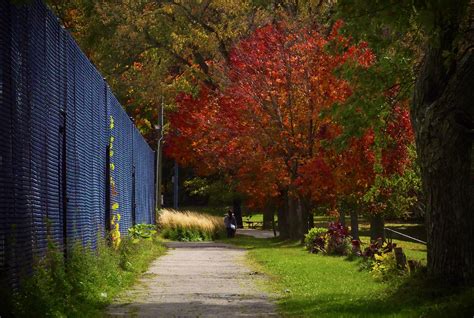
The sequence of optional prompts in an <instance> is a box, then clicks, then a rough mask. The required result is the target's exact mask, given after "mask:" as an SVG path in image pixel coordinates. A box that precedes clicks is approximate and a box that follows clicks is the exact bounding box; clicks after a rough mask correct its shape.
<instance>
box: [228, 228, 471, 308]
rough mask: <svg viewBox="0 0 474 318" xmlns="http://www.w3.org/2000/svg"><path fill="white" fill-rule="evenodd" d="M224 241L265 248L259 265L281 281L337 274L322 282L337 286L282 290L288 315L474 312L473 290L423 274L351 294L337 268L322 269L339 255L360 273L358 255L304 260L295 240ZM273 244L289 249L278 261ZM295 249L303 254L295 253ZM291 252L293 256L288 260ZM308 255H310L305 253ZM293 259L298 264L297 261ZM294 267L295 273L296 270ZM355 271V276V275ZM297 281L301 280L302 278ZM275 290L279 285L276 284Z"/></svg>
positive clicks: (344, 268)
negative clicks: (320, 272) (436, 281)
mask: <svg viewBox="0 0 474 318" xmlns="http://www.w3.org/2000/svg"><path fill="white" fill-rule="evenodd" d="M227 242H228V243H231V244H235V245H237V246H240V247H244V248H247V249H250V250H253V249H255V250H259V249H260V250H262V251H263V250H267V252H265V253H267V254H265V255H267V256H268V257H269V260H267V259H264V260H260V261H259V262H260V263H261V265H263V266H267V265H266V264H270V266H271V267H273V268H274V269H275V268H279V270H277V272H276V273H283V275H286V276H285V277H283V279H284V280H285V279H286V280H287V279H290V278H291V277H292V275H293V276H294V275H296V276H294V277H295V279H299V278H300V277H301V275H305V273H308V270H309V271H318V270H323V271H325V272H327V273H328V274H327V275H336V276H335V277H334V278H330V277H326V278H327V279H326V280H325V284H328V283H329V284H336V285H334V287H331V288H327V287H328V285H323V286H321V288H320V287H318V284H320V283H321V282H318V281H314V283H313V284H312V285H313V288H312V289H308V290H305V289H304V288H303V289H299V291H298V292H295V293H294V294H293V293H289V294H283V295H282V296H283V297H282V298H281V300H280V306H281V307H280V308H281V309H282V310H283V311H284V313H285V314H287V316H290V317H293V316H297V317H301V316H304V317H473V315H474V288H470V289H455V288H447V287H440V286H438V285H436V284H434V283H433V282H429V281H427V280H426V279H425V278H424V276H423V274H422V273H419V274H418V275H413V276H411V277H405V278H402V277H400V278H394V279H393V280H390V281H387V282H384V283H382V282H380V283H376V284H380V285H379V286H380V288H375V289H374V292H370V291H368V292H367V293H365V292H362V293H360V292H361V290H363V289H364V287H363V286H362V289H361V286H354V287H359V288H354V292H353V293H351V292H350V291H351V286H350V285H349V284H350V283H349V282H347V284H348V285H347V286H345V285H344V283H345V282H346V281H345V280H344V279H340V278H338V277H337V275H338V274H337V270H336V271H328V269H327V268H323V267H322V266H327V264H330V265H329V266H336V267H337V266H338V265H337V264H338V262H327V261H324V262H323V263H321V260H323V259H324V260H328V259H329V258H331V259H334V258H340V261H341V262H344V260H346V261H350V262H354V263H355V264H354V265H355V268H357V267H358V268H359V271H361V272H363V271H365V269H364V268H363V265H364V261H363V259H362V258H360V257H353V258H350V257H346V258H345V257H337V256H333V257H331V256H324V257H323V258H316V257H315V258H314V263H313V262H311V261H309V262H308V261H303V259H302V258H301V257H304V259H306V260H308V259H307V258H306V256H304V255H305V253H304V252H303V251H302V250H303V247H302V246H301V244H300V242H299V241H291V240H281V239H278V238H272V239H257V238H251V237H239V236H237V237H236V238H234V239H229V240H227ZM273 248H276V249H279V251H278V252H277V253H278V254H280V255H281V253H282V252H283V251H282V250H281V249H282V248H284V249H288V250H293V251H294V252H292V253H285V252H283V253H284V255H285V256H284V257H286V258H285V259H280V260H279V259H278V258H272V257H271V254H268V250H269V249H273ZM297 250H300V251H301V252H303V253H300V252H297ZM295 252H296V253H295ZM293 256H294V257H295V260H293V261H291V260H292V257H293ZM308 256H310V255H309V254H308ZM298 258H299V259H300V260H301V262H299V261H298ZM278 262H279V263H278ZM318 262H319V263H318ZM302 264H306V265H302ZM325 264H326V265H325ZM285 266H290V267H291V269H289V270H281V269H282V268H284V267H285ZM294 266H296V267H294ZM298 268H299V269H298ZM347 269H348V268H347V267H346V266H341V268H340V270H347ZM295 270H297V271H298V273H295ZM333 273H334V274H333ZM355 273H356V272H354V275H357V274H355ZM361 274H363V273H361ZM277 275H280V274H277ZM310 276H311V275H310ZM341 276H343V277H344V275H343V273H341ZM366 276H367V279H369V280H371V279H372V278H371V277H370V276H369V275H366ZM291 279H292V278H291ZM359 283H360V284H364V282H363V281H359ZM374 283H375V282H374V281H367V285H368V286H367V288H369V290H370V289H373V288H374V286H373V284H374ZM302 284H304V280H303V281H302ZM283 285H284V284H283ZM277 288H283V287H282V286H278V285H277ZM296 289H298V287H297V288H296ZM339 290H340V291H341V292H339ZM375 290H378V291H375ZM357 291H359V292H357Z"/></svg>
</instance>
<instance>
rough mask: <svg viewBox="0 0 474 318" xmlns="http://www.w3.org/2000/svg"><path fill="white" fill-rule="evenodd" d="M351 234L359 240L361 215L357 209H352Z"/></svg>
mask: <svg viewBox="0 0 474 318" xmlns="http://www.w3.org/2000/svg"><path fill="white" fill-rule="evenodd" d="M351 235H352V239H354V240H359V215H358V213H357V211H356V210H354V209H352V210H351Z"/></svg>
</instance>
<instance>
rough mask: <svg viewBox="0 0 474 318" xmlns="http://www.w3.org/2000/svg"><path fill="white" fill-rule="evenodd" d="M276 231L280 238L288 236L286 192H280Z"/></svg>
mask: <svg viewBox="0 0 474 318" xmlns="http://www.w3.org/2000/svg"><path fill="white" fill-rule="evenodd" d="M278 232H279V233H280V235H279V236H280V238H282V239H287V238H289V237H290V226H289V224H288V192H284V193H282V200H281V201H280V204H279V206H278Z"/></svg>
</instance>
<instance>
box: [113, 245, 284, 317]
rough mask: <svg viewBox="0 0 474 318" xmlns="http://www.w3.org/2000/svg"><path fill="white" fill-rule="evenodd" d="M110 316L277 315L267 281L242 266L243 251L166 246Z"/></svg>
mask: <svg viewBox="0 0 474 318" xmlns="http://www.w3.org/2000/svg"><path fill="white" fill-rule="evenodd" d="M167 245H168V247H169V248H170V249H169V250H168V253H167V254H166V255H164V256H162V257H160V258H158V259H157V260H156V261H154V262H153V263H152V265H151V266H150V268H149V270H148V272H147V273H145V274H144V275H143V277H142V278H141V279H140V280H139V281H138V283H137V284H136V285H135V286H134V288H133V289H132V290H130V291H128V292H127V293H126V294H124V295H122V296H121V298H120V299H117V300H116V302H115V303H114V304H113V305H111V306H110V307H109V308H108V316H109V317H277V314H276V307H275V305H274V304H273V303H272V301H271V299H270V298H269V295H268V294H266V293H264V292H262V291H261V290H260V289H259V288H258V285H259V281H263V280H265V279H266V278H265V277H264V276H263V275H261V274H259V273H256V272H254V271H252V270H251V269H250V268H248V267H247V266H246V265H245V253H246V251H245V250H243V249H239V248H236V247H233V246H231V245H227V244H222V243H214V242H197V243H185V242H170V243H167Z"/></svg>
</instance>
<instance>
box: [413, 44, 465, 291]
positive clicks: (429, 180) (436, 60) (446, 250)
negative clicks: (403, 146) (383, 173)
mask: <svg viewBox="0 0 474 318" xmlns="http://www.w3.org/2000/svg"><path fill="white" fill-rule="evenodd" d="M453 41H454V40H453ZM471 45H474V43H472V44H471ZM442 49H443V47H441V48H438V47H431V48H429V49H428V52H427V55H426V57H425V61H424V65H423V68H422V71H421V74H420V77H419V79H418V82H417V86H416V92H415V98H414V105H413V108H414V109H413V115H412V116H413V126H414V128H415V132H416V143H417V151H418V157H419V159H420V165H421V172H422V181H423V189H424V194H425V197H426V217H427V231H428V233H427V234H428V273H429V274H430V275H431V276H433V277H434V278H437V279H443V280H447V281H448V282H449V283H461V284H463V283H467V282H469V281H472V280H473V279H474V211H473V198H474V193H473V189H474V187H473V185H472V182H473V177H474V174H473V172H472V166H473V160H472V155H473V153H472V151H473V150H472V139H473V131H474V123H473V118H474V105H473V103H474V54H473V51H472V50H473V49H472V47H471V48H470V49H468V51H467V52H465V53H464V55H463V56H462V57H460V59H459V60H457V61H455V64H456V65H452V66H451V68H450V69H449V70H447V69H445V68H444V64H445V59H444V58H443V57H442V55H443V51H442ZM449 51H451V50H449Z"/></svg>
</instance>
